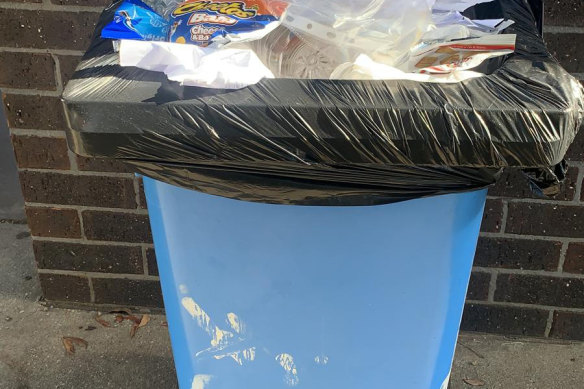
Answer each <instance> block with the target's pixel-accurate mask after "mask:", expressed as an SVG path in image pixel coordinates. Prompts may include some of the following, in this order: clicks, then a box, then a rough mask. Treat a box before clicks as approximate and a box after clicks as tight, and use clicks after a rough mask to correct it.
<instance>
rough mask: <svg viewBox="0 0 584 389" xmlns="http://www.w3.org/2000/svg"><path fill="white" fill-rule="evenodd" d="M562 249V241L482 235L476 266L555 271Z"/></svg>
mask: <svg viewBox="0 0 584 389" xmlns="http://www.w3.org/2000/svg"><path fill="white" fill-rule="evenodd" d="M561 250H562V243H561V242H554V241H544V240H526V239H506V238H485V237H481V238H479V243H478V246H477V253H476V256H475V266H482V267H495V268H503V269H525V270H549V271H555V270H556V269H557V268H558V264H559V261H560V252H561Z"/></svg>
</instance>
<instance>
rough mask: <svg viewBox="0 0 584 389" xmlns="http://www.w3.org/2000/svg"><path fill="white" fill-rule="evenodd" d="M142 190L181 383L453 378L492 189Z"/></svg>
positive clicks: (424, 382) (381, 383) (431, 383)
mask: <svg viewBox="0 0 584 389" xmlns="http://www.w3.org/2000/svg"><path fill="white" fill-rule="evenodd" d="M145 189H146V196H147V200H148V207H149V212H150V218H151V224H152V230H153V235H154V243H155V247H156V254H157V258H158V267H159V272H160V277H161V282H162V289H163V294H164V302H165V307H166V313H167V316H168V324H169V330H170V333H171V340H172V346H173V352H174V356H175V363H176V368H177V374H178V377H179V382H180V386H181V388H183V389H184V388H191V387H192V388H197V389H203V388H204V389H215V388H225V389H232V388H254V389H261V388H266V389H274V388H290V387H297V388H319V389H321V388H336V389H343V388H351V389H353V388H369V389H374V388H384V389H386V388H400V389H401V388H408V389H418V388H419V389H428V388H431V389H439V388H441V387H442V386H443V385H444V383H445V382H446V380H447V378H448V375H449V372H450V366H451V364H452V358H453V354H454V348H455V343H456V338H457V334H458V327H459V324H460V319H461V316H462V309H463V306H464V299H465V294H466V289H467V285H468V280H469V277H470V271H471V267H472V260H473V256H474V252H475V248H476V242H477V238H478V233H479V227H480V222H481V219H482V212H483V208H484V203H485V198H486V192H485V191H478V192H469V193H463V194H456V195H447V196H440V197H433V198H427V199H420V200H413V201H409V202H404V203H399V204H391V205H382V206H375V207H300V206H283V205H267V204H257V203H248V202H241V201H237V200H231V199H225V198H220V197H215V196H210V195H206V194H201V193H197V192H193V191H189V190H185V189H181V188H178V187H174V186H170V185H168V184H164V183H160V182H157V181H155V180H151V179H148V178H145ZM445 387H446V386H444V388H445Z"/></svg>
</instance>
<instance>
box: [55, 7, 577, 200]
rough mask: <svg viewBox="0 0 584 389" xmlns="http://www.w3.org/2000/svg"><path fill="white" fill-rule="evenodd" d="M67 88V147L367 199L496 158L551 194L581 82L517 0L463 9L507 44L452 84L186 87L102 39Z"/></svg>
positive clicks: (398, 196)
mask: <svg viewBox="0 0 584 389" xmlns="http://www.w3.org/2000/svg"><path fill="white" fill-rule="evenodd" d="M118 4H119V2H114V3H113V4H112V6H110V7H109V8H108V9H106V10H105V11H104V13H103V14H102V16H101V19H100V23H99V25H98V27H97V30H96V33H95V36H94V38H93V41H92V43H91V47H90V48H89V50H88V51H87V53H86V55H85V57H84V59H83V61H82V62H81V64H80V65H79V67H78V69H77V71H76V73H75V74H74V76H73V78H72V80H71V81H70V82H69V83H68V85H67V87H66V89H65V92H64V94H63V100H64V105H65V110H66V113H67V118H68V123H69V127H70V128H69V132H68V136H69V140H70V145H71V147H72V149H73V151H74V152H76V153H78V154H80V155H84V156H93V157H102V158H115V159H119V160H123V161H125V162H126V163H129V164H130V165H132V166H133V167H134V168H135V170H136V171H137V172H139V173H141V174H144V175H146V176H149V177H152V178H155V179H157V180H160V181H165V182H168V183H171V184H175V185H179V186H182V187H186V188H191V189H195V190H198V191H201V192H205V193H209V194H214V195H220V196H224V197H229V198H235V199H240V200H247V201H256V202H265V203H277V204H299V205H331V206H334V205H374V204H384V203H391V202H397V201H404V200H409V199H414V198H419V197H424V196H431V195H438V194H446V193H454V192H460V191H469V190H475V189H479V188H483V187H486V186H488V185H490V184H492V183H493V182H495V180H496V179H497V176H498V174H499V172H500V171H501V169H502V168H506V167H513V168H520V169H522V170H524V171H525V172H527V173H528V177H529V178H530V179H531V181H532V183H533V187H534V188H539V189H538V190H542V193H552V192H553V190H550V187H553V186H554V185H557V184H558V183H559V182H560V181H561V180H562V179H563V175H564V174H565V169H566V165H565V163H564V161H563V159H564V156H565V154H566V151H567V150H568V147H569V146H570V144H571V143H572V142H573V140H574V137H575V136H576V133H577V131H578V129H579V127H580V125H581V123H582V121H583V117H584V99H583V91H582V87H581V85H580V84H579V83H578V81H576V80H575V79H574V78H573V77H572V76H571V75H570V74H568V73H567V72H566V71H565V70H564V69H563V68H562V67H561V66H560V65H559V64H558V62H557V61H556V60H555V59H554V58H553V57H552V56H551V54H550V53H549V52H548V50H547V49H546V46H545V44H544V42H543V39H542V36H541V34H540V33H539V30H538V26H537V23H536V18H535V16H534V12H533V10H532V9H531V7H530V5H529V4H528V3H527V2H525V1H522V0H496V1H494V2H491V3H485V4H480V5H478V6H475V7H473V8H471V9H469V10H467V14H468V16H472V17H476V18H507V19H511V20H513V21H515V24H514V25H512V26H511V27H509V28H508V29H507V30H506V32H507V33H513V34H517V43H516V51H515V53H514V54H512V55H509V56H506V57H502V58H499V59H493V60H490V61H488V62H487V63H486V64H484V65H485V66H482V68H481V70H482V71H483V72H485V73H486V75H485V76H483V77H480V78H476V79H471V80H467V81H463V82H459V83H453V84H434V83H420V82H414V81H346V80H345V81H342V80H309V79H304V80H299V79H265V80H262V81H261V82H259V83H258V84H256V85H252V86H249V87H246V88H243V89H239V90H217V89H205V88H197V87H188V86H181V85H179V84H178V83H176V82H171V81H169V80H168V79H167V78H166V76H165V75H164V74H163V73H158V72H151V71H146V70H142V69H138V68H134V67H121V66H120V65H119V62H118V55H117V53H115V51H114V49H113V45H112V41H110V40H105V39H101V38H100V31H101V29H102V28H103V26H104V25H105V24H107V23H109V22H110V21H111V20H112V18H113V12H114V10H115V8H116V7H117V5H118Z"/></svg>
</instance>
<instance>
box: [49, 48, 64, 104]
mask: <svg viewBox="0 0 584 389" xmlns="http://www.w3.org/2000/svg"><path fill="white" fill-rule="evenodd" d="M51 58H53V61H54V62H55V74H54V76H55V81H56V83H57V92H59V94H62V93H63V79H62V77H61V62H60V61H59V57H57V55H56V54H51Z"/></svg>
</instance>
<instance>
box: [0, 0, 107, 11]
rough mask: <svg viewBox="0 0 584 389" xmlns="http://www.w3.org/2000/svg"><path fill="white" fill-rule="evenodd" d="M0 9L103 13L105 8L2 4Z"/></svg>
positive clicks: (43, 4) (49, 4)
mask: <svg viewBox="0 0 584 389" xmlns="http://www.w3.org/2000/svg"><path fill="white" fill-rule="evenodd" d="M0 9H17V10H23V11H52V12H70V13H80V12H102V11H103V7H93V6H79V5H67V6H62V5H57V4H53V3H47V2H44V3H0Z"/></svg>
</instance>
